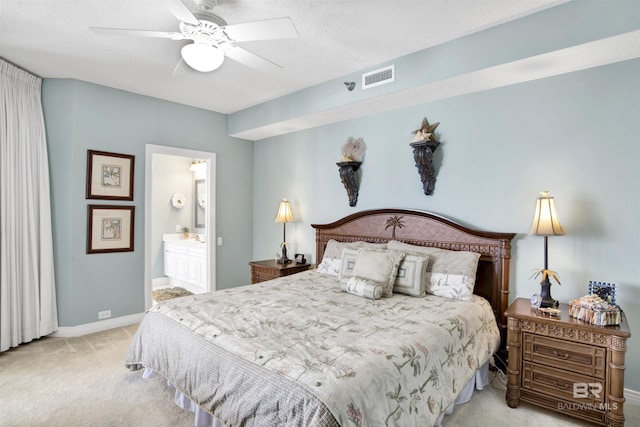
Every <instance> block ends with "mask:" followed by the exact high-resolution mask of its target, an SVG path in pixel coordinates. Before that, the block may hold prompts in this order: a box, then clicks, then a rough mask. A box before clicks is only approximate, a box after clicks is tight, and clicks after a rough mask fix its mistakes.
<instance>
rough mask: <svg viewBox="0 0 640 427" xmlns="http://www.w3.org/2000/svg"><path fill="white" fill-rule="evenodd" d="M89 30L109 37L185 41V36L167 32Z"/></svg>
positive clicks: (121, 29) (91, 28) (97, 28)
mask: <svg viewBox="0 0 640 427" xmlns="http://www.w3.org/2000/svg"><path fill="white" fill-rule="evenodd" d="M89 29H90V30H91V31H93V32H94V33H96V34H107V35H110V36H135V37H150V38H156V39H171V40H184V39H185V36H184V35H183V34H182V33H176V32H167V31H147V30H130V29H126V28H103V27H89Z"/></svg>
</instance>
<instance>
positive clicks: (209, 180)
mask: <svg viewBox="0 0 640 427" xmlns="http://www.w3.org/2000/svg"><path fill="white" fill-rule="evenodd" d="M162 156H175V157H176V158H178V159H179V160H180V162H186V163H187V164H189V163H190V162H191V161H192V160H193V159H198V161H201V162H202V163H205V164H206V171H205V172H204V177H202V176H199V177H198V178H199V179H200V180H202V179H203V180H204V181H205V183H206V186H205V187H206V188H205V192H204V194H205V196H204V197H205V200H206V202H207V203H206V209H204V218H202V217H199V218H197V220H198V221H204V222H199V223H198V224H197V225H198V226H199V227H198V234H200V235H202V236H203V237H204V240H205V245H206V271H207V273H206V277H207V279H206V290H207V291H213V290H215V289H216V283H215V278H216V270H215V267H216V265H215V259H216V256H215V249H216V245H215V241H214V239H215V236H216V231H215V224H216V221H215V218H216V215H215V213H216V206H215V200H216V199H215V194H216V193H215V188H216V187H215V176H216V174H215V169H216V154H215V153H211V152H206V151H197V150H189V149H184V148H178V147H168V146H162V145H152V144H147V145H146V149H145V227H144V242H145V257H144V258H145V268H144V299H145V310H148V309H149V308H151V306H152V304H153V301H152V291H153V278H154V274H157V273H154V259H155V258H157V257H158V255H159V251H162V245H161V244H159V243H158V242H159V241H160V242H161V240H162V234H163V233H168V232H173V231H174V230H173V229H171V230H168V229H167V226H166V224H157V222H158V219H154V218H157V217H156V215H154V209H157V207H158V206H160V207H161V209H163V208H162V206H165V205H166V204H167V203H169V200H166V201H165V200H164V197H163V198H162V200H154V197H155V198H156V199H157V198H158V196H157V193H158V191H157V190H158V188H155V191H154V184H155V185H156V187H158V186H161V185H162V183H161V182H156V181H157V180H156V179H154V170H153V165H154V160H158V158H160V157H162ZM155 172H156V173H157V172H158V171H155ZM156 176H157V175H156ZM199 184H200V185H202V182H201V181H200V183H199ZM200 189H201V187H200ZM154 194H155V195H156V196H154ZM200 194H202V191H200ZM189 198H190V199H193V197H192V195H191V194H190V195H189ZM191 203H196V201H195V200H191ZM194 212H197V209H195V210H194ZM154 221H155V222H156V223H155V224H154ZM184 226H186V227H188V228H192V227H195V226H196V218H194V219H193V225H192V226H191V227H190V226H189V224H185V225H184ZM159 227H160V229H161V230H162V231H158V230H159ZM163 227H164V229H162V228H163ZM174 227H177V225H175V226H174ZM180 227H181V228H182V225H180ZM176 231H177V230H176ZM200 232H201V233H200Z"/></svg>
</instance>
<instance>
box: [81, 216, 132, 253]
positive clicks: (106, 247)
mask: <svg viewBox="0 0 640 427" xmlns="http://www.w3.org/2000/svg"><path fill="white" fill-rule="evenodd" d="M134 215H135V206H115V205H88V206H87V253H88V254H98V253H108V252H132V251H133V224H134Z"/></svg>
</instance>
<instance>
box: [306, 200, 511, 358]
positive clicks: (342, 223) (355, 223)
mask: <svg viewBox="0 0 640 427" xmlns="http://www.w3.org/2000/svg"><path fill="white" fill-rule="evenodd" d="M311 226H312V227H313V228H315V230H316V263H320V261H322V257H323V255H324V250H325V248H326V246H327V242H328V241H329V240H330V239H334V240H337V241H340V242H356V241H366V242H373V243H385V242H388V241H389V240H399V241H401V242H405V243H410V244H412V245H419V246H429V247H434V248H441V249H449V250H454V251H471V252H478V253H480V262H479V263H478V272H477V274H476V285H475V288H474V293H475V294H477V295H480V296H482V297H484V298H486V299H487V300H488V301H489V303H490V304H491V306H492V307H493V311H494V313H495V316H496V319H497V321H498V326H499V327H500V335H501V338H502V344H501V347H503V348H504V345H505V343H506V332H507V320H506V317H505V315H504V312H505V310H506V309H507V307H508V303H509V261H510V259H511V239H513V237H514V236H515V234H514V233H495V232H488V231H479V230H472V229H469V228H466V227H464V226H462V225H460V224H456V223H455V222H453V221H450V220H448V219H446V218H443V217H441V216H438V215H434V214H432V213H428V212H422V211H412V210H406V209H391V208H390V209H375V210H368V211H362V212H357V213H354V214H352V215H349V216H346V217H344V218H342V219H339V220H338V221H336V222H333V223H331V224H312V225H311Z"/></svg>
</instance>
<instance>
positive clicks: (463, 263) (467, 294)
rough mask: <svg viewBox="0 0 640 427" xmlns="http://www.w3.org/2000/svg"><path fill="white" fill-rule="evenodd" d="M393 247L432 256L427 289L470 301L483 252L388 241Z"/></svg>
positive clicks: (438, 294)
mask: <svg viewBox="0 0 640 427" xmlns="http://www.w3.org/2000/svg"><path fill="white" fill-rule="evenodd" d="M389 249H390V250H397V251H407V252H414V253H416V252H417V253H421V254H426V255H429V257H431V258H432V260H433V262H431V263H430V264H429V268H428V271H427V274H426V284H425V291H426V292H427V293H428V294H433V295H437V296H441V297H446V298H453V299H457V300H461V301H470V300H471V295H473V288H474V286H475V283H476V271H477V270H478V261H479V260H480V254H479V253H476V252H467V251H449V250H446V249H438V248H429V247H425V246H416V245H410V244H407V243H402V242H399V241H397V240H391V241H390V242H389Z"/></svg>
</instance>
